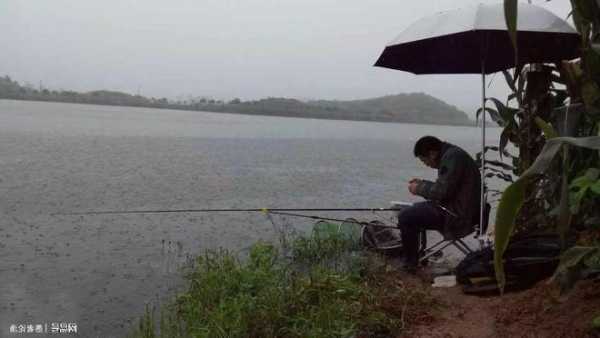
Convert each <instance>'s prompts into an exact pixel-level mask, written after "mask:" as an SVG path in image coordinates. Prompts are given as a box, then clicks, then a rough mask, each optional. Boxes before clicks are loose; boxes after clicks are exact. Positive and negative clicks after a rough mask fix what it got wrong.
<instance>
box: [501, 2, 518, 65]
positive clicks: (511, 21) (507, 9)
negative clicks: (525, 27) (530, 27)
mask: <svg viewBox="0 0 600 338" xmlns="http://www.w3.org/2000/svg"><path fill="white" fill-rule="evenodd" d="M517 3H518V1H517V0H504V19H505V20H506V28H507V29H508V34H509V35H510V39H511V40H512V43H513V47H514V48H515V60H517V57H516V55H517V53H518V50H517V15H518V6H517ZM515 64H516V63H515Z"/></svg>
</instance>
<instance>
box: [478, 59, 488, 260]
mask: <svg viewBox="0 0 600 338" xmlns="http://www.w3.org/2000/svg"><path fill="white" fill-rule="evenodd" d="M485 115H486V112H485V59H482V60H481V116H482V118H481V196H480V198H481V199H480V201H479V202H480V203H479V245H480V246H481V247H482V248H483V243H484V240H483V235H484V234H483V219H484V217H485V215H484V213H485Z"/></svg>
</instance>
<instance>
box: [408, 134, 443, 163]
mask: <svg viewBox="0 0 600 338" xmlns="http://www.w3.org/2000/svg"><path fill="white" fill-rule="evenodd" d="M442 144H443V142H442V141H441V140H440V139H438V138H437V137H433V136H423V137H421V138H420V139H419V140H418V141H417V143H415V149H414V153H415V157H418V158H419V159H420V160H421V161H422V162H423V163H425V165H426V166H428V167H431V168H435V169H437V168H438V167H439V164H440V163H439V162H440V156H439V155H440V152H441V151H442Z"/></svg>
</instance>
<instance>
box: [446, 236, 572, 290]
mask: <svg viewBox="0 0 600 338" xmlns="http://www.w3.org/2000/svg"><path fill="white" fill-rule="evenodd" d="M560 249H561V245H560V239H559V237H558V236H556V235H534V236H526V237H521V238H514V239H512V240H511V241H510V242H509V244H508V248H507V249H506V252H505V253H504V271H505V275H506V286H505V290H506V291H515V290H523V289H527V288H529V287H531V286H533V285H534V284H535V283H537V282H538V281H540V280H542V279H545V278H548V277H550V276H551V275H552V274H553V273H554V270H555V269H556V267H557V266H558V263H559V260H560V258H559V255H560V251H561V250H560ZM456 281H457V282H458V283H459V284H461V285H462V286H463V291H464V292H465V293H473V294H482V293H495V292H498V291H499V290H498V286H497V281H496V275H495V271H494V250H493V248H491V247H486V248H483V249H482V250H479V251H475V252H472V253H470V254H468V255H467V256H466V257H465V258H464V259H463V260H462V261H461V262H460V263H459V264H458V266H457V267H456Z"/></svg>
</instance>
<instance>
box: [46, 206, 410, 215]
mask: <svg viewBox="0 0 600 338" xmlns="http://www.w3.org/2000/svg"><path fill="white" fill-rule="evenodd" d="M294 211H312V212H317V211H363V212H364V211H369V212H376V211H399V209H398V208H276V209H270V208H260V209H171V210H123V211H120V210H104V211H102V210H100V211H94V210H92V211H83V212H62V213H55V214H52V215H55V216H74V215H77V216H83V215H117V214H166V213H180V212H188V213H196V212H262V213H274V212H294Z"/></svg>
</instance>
